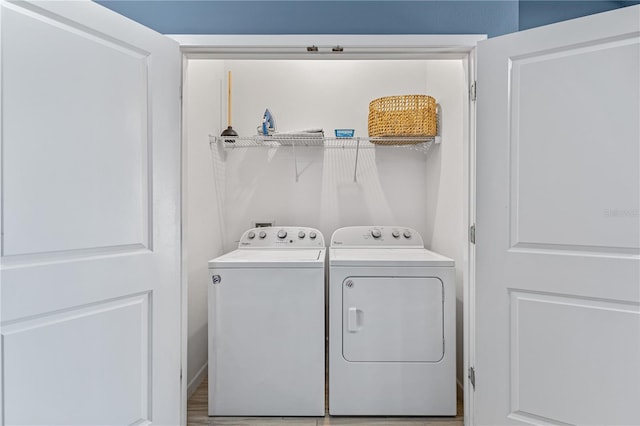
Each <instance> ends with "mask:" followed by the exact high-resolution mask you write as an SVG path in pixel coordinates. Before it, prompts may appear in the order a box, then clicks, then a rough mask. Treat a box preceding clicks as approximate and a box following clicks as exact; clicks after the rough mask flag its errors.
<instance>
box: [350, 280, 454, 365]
mask: <svg viewBox="0 0 640 426" xmlns="http://www.w3.org/2000/svg"><path fill="white" fill-rule="evenodd" d="M342 292H343V294H342V300H343V304H342V353H343V356H344V358H345V359H346V360H347V361H352V362H437V361H440V360H441V359H442V357H443V355H444V328H443V301H444V286H443V283H442V281H440V279H438V278H435V277H347V278H346V279H345V280H344V281H343V283H342Z"/></svg>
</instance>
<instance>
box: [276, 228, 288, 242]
mask: <svg viewBox="0 0 640 426" xmlns="http://www.w3.org/2000/svg"><path fill="white" fill-rule="evenodd" d="M278 238H280V239H281V240H284V239H285V238H287V231H285V230H284V229H281V230H279V231H278Z"/></svg>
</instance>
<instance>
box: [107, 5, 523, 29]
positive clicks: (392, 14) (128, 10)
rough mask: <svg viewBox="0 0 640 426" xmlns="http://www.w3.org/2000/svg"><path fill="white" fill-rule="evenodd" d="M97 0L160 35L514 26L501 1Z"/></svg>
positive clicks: (513, 14) (514, 10) (510, 10)
mask: <svg viewBox="0 0 640 426" xmlns="http://www.w3.org/2000/svg"><path fill="white" fill-rule="evenodd" d="M98 3H100V4H102V5H104V6H106V7H108V8H110V9H113V10H114V11H116V12H118V13H120V14H122V15H125V16H128V17H129V18H131V19H133V20H134V21H138V22H140V23H142V24H144V25H146V26H148V27H150V28H153V29H155V30H156V31H158V32H161V33H163V34H488V35H489V36H496V35H500V34H506V33H510V32H514V31H517V30H518V2H517V1H515V0H507V1H397V0H396V1H361V0H356V1H326V0H325V1H323V0H317V1H304V0H298V1H296V0H285V1H220V0H205V1H202V0H201V1H191V0H183V1H165V0H147V1H144V0H142V1H141V0H130V1H121V0H102V1H98Z"/></svg>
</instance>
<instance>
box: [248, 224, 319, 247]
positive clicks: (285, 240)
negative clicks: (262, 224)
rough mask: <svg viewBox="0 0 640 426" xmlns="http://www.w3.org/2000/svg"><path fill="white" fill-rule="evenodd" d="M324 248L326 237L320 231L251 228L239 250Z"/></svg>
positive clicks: (287, 228)
mask: <svg viewBox="0 0 640 426" xmlns="http://www.w3.org/2000/svg"><path fill="white" fill-rule="evenodd" d="M324 246H325V245H324V237H323V236H322V233H321V232H320V231H318V230H317V229H315V228H306V227H303V226H272V227H266V228H251V229H249V230H248V231H245V233H244V234H242V237H241V238H240V242H239V244H238V248H254V247H255V248H265V247H269V248H304V247H314V248H315V247H324Z"/></svg>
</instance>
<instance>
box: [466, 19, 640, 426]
mask: <svg viewBox="0 0 640 426" xmlns="http://www.w3.org/2000/svg"><path fill="white" fill-rule="evenodd" d="M639 34H640V6H634V7H629V8H624V9H619V10H616V11H613V12H608V13H604V14H600V15H594V16H590V17H586V18H582V19H577V20H573V21H567V22H563V23H559V24H555V25H550V26H547V27H542V28H538V29H534V30H531V31H526V32H522V33H517V34H513V35H508V36H504V37H498V38H495V39H491V40H488V41H486V42H481V43H480V44H479V46H478V95H477V96H478V120H477V122H478V135H477V136H478V137H477V140H478V143H477V230H476V242H477V245H476V259H477V275H476V278H477V282H476V291H475V293H476V310H477V311H476V333H477V334H476V348H475V351H476V352H475V379H476V393H475V404H476V411H475V417H474V419H475V423H477V424H486V425H489V424H491V425H498V424H523V423H526V424H599V425H603V424H609V425H612V424H626V425H631V424H640V405H638V401H639V400H640V364H639V363H638V360H640V308H639V306H640V256H639V254H640V216H639V209H640V199H639V197H640V120H639V117H640V38H639Z"/></svg>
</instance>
